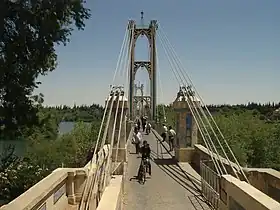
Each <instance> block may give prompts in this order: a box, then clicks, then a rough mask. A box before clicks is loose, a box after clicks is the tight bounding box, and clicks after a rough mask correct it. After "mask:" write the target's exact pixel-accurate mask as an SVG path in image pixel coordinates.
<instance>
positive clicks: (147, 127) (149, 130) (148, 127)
mask: <svg viewBox="0 0 280 210" xmlns="http://www.w3.org/2000/svg"><path fill="white" fill-rule="evenodd" d="M151 127H152V125H151V123H149V122H147V125H146V134H147V135H148V134H149V133H150V132H151Z"/></svg>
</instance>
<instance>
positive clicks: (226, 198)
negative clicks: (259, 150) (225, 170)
mask: <svg viewBox="0 0 280 210" xmlns="http://www.w3.org/2000/svg"><path fill="white" fill-rule="evenodd" d="M220 209H221V210H230V209H240V210H247V209H254V210H278V209H280V203H278V202H277V201H275V200H273V199H272V198H270V197H268V196H267V195H265V194H264V193H262V192H261V191H259V190H258V189H256V188H254V187H253V186H252V185H250V184H248V183H246V182H244V181H240V180H238V179H236V178H234V177H233V176H231V175H223V176H222V179H221V193H220Z"/></svg>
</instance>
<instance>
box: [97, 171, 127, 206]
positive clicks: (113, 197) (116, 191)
mask: <svg viewBox="0 0 280 210" xmlns="http://www.w3.org/2000/svg"><path fill="white" fill-rule="evenodd" d="M122 185H123V176H122V175H116V176H114V177H113V178H112V179H111V180H110V183H109V185H108V186H107V187H106V189H105V191H104V193H103V195H102V197H101V200H100V202H99V205H98V207H97V210H121V209H122V204H123V199H122V197H123V195H122V194H123V187H122Z"/></svg>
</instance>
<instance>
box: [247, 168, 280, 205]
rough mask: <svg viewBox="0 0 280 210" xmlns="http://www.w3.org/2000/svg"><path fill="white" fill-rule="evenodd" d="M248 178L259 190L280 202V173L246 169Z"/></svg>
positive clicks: (261, 169) (269, 170)
mask: <svg viewBox="0 0 280 210" xmlns="http://www.w3.org/2000/svg"><path fill="white" fill-rule="evenodd" d="M244 170H245V172H246V174H247V177H248V179H249V181H250V184H252V185H253V186H254V187H256V188H257V189H259V190H261V191H262V192H264V193H265V194H267V195H268V196H270V197H272V198H273V199H275V200H276V201H278V202H280V172H279V171H276V170H274V169H271V168H246V169H244Z"/></svg>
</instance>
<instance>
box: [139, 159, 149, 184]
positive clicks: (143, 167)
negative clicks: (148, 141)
mask: <svg viewBox="0 0 280 210" xmlns="http://www.w3.org/2000/svg"><path fill="white" fill-rule="evenodd" d="M147 167H148V164H147V158H144V159H143V160H142V161H141V164H140V169H139V177H138V179H139V183H142V184H145V182H146V173H147Z"/></svg>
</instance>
